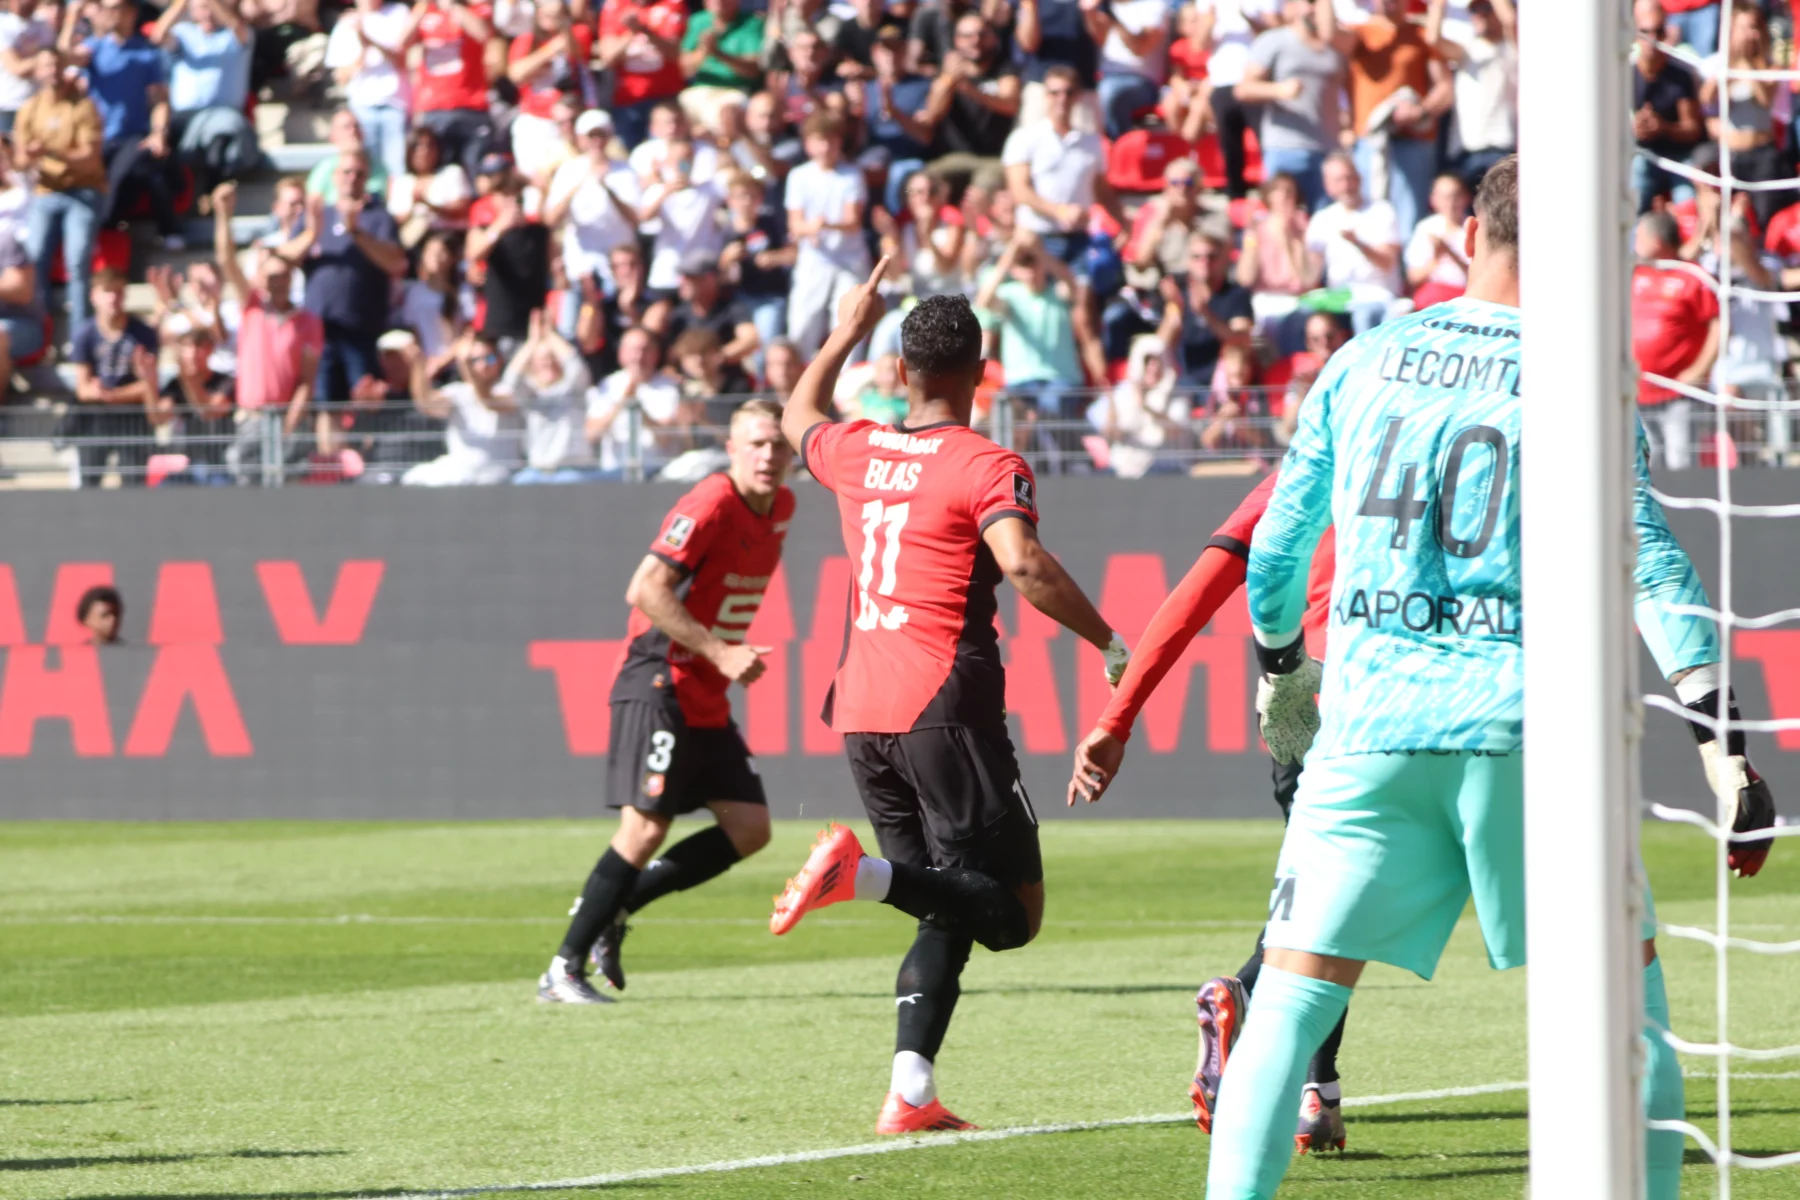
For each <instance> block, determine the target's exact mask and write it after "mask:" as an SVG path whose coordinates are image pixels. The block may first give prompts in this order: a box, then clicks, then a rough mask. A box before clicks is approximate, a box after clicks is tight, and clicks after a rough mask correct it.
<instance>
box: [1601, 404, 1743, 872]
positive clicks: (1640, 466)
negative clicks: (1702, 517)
mask: <svg viewBox="0 0 1800 1200" xmlns="http://www.w3.org/2000/svg"><path fill="white" fill-rule="evenodd" d="M1633 504H1634V509H1635V513H1634V515H1635V520H1636V524H1637V535H1638V555H1637V564H1636V571H1635V576H1636V582H1637V599H1636V604H1635V612H1636V616H1637V626H1638V632H1639V633H1640V635H1641V636H1642V637H1643V639H1644V644H1645V645H1646V646H1648V647H1649V649H1650V653H1651V656H1652V657H1654V658H1655V659H1656V665H1657V667H1658V668H1660V669H1661V671H1662V673H1663V675H1664V677H1666V678H1667V679H1668V681H1669V682H1670V683H1671V684H1672V685H1674V688H1675V694H1676V697H1677V698H1678V699H1679V700H1680V701H1681V703H1682V706H1683V707H1685V708H1686V709H1687V710H1688V711H1689V712H1690V713H1692V714H1694V715H1693V716H1691V717H1689V718H1688V725H1689V728H1691V729H1692V730H1693V731H1694V737H1695V738H1696V739H1697V740H1698V741H1699V743H1700V761H1701V763H1702V765H1704V766H1705V768H1706V781H1707V783H1708V784H1709V785H1710V786H1711V787H1712V789H1713V794H1714V796H1721V795H1722V796H1724V797H1725V798H1726V816H1727V817H1728V818H1729V821H1730V824H1731V831H1732V832H1733V833H1734V834H1747V833H1754V832H1755V831H1757V830H1759V829H1769V828H1771V827H1773V826H1774V824H1775V799H1774V797H1773V796H1772V795H1771V794H1770V792H1769V785H1768V784H1767V783H1766V782H1764V781H1763V778H1762V776H1760V775H1758V774H1757V773H1756V768H1755V767H1753V766H1751V765H1750V758H1749V755H1748V754H1747V753H1746V752H1745V745H1744V732H1743V730H1742V729H1740V728H1738V727H1737V726H1736V722H1738V721H1739V720H1740V719H1741V718H1740V716H1739V713H1738V707H1737V697H1736V696H1734V695H1721V689H1720V687H1719V684H1720V682H1721V679H1720V671H1719V659H1720V657H1721V655H1720V649H1719V638H1718V631H1717V628H1716V626H1715V625H1714V623H1713V621H1712V619H1711V618H1710V617H1707V616H1704V615H1702V614H1701V613H1700V612H1698V611H1693V610H1698V609H1705V608H1710V607H1711V602H1710V601H1709V600H1708V599H1707V596H1706V588H1705V587H1704V586H1703V585H1702V584H1701V582H1700V577H1699V575H1697V574H1696V573H1695V571H1694V564H1693V562H1692V561H1691V560H1690V559H1689V558H1688V556H1687V551H1685V550H1683V549H1682V548H1681V543H1679V542H1677V541H1676V540H1675V535H1674V533H1673V532H1671V531H1670V529H1669V523H1668V520H1667V519H1666V518H1665V517H1664V515H1663V509H1662V505H1661V504H1659V503H1658V502H1657V500H1656V497H1655V495H1653V494H1652V493H1651V491H1650V456H1649V453H1648V443H1647V441H1646V440H1645V438H1644V433H1643V427H1642V426H1641V425H1640V426H1639V428H1638V455H1637V487H1636V489H1635V495H1634V498H1633ZM1721 720H1723V721H1724V722H1725V725H1724V737H1723V738H1721V737H1720V736H1719V732H1720V729H1719V725H1718V722H1720V721H1721ZM1773 845H1774V839H1773V838H1757V839H1754V840H1748V841H1746V840H1738V839H1733V841H1732V844H1731V849H1730V850H1729V851H1728V852H1727V854H1726V861H1727V863H1728V864H1729V865H1730V867H1731V869H1732V870H1733V871H1735V872H1737V874H1738V876H1739V877H1740V878H1747V877H1749V876H1751V875H1754V874H1756V873H1757V872H1758V871H1760V870H1762V865H1763V860H1764V859H1766V858H1768V856H1769V850H1770V848H1771V847H1772V846H1773Z"/></svg>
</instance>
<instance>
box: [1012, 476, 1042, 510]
mask: <svg viewBox="0 0 1800 1200" xmlns="http://www.w3.org/2000/svg"><path fill="white" fill-rule="evenodd" d="M1013 502H1014V503H1016V504H1017V505H1018V506H1019V507H1020V508H1022V509H1024V510H1025V511H1026V512H1028V513H1034V514H1035V513H1036V512H1037V505H1036V504H1035V503H1033V501H1032V499H1031V477H1030V476H1029V475H1021V474H1019V473H1018V472H1017V471H1015V472H1013Z"/></svg>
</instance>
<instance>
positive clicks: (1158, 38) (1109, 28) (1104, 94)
mask: <svg viewBox="0 0 1800 1200" xmlns="http://www.w3.org/2000/svg"><path fill="white" fill-rule="evenodd" d="M1081 8H1082V16H1083V19H1084V20H1085V22H1086V24H1087V29H1088V33H1089V34H1090V35H1091V36H1092V37H1093V39H1094V41H1096V42H1098V43H1099V45H1100V83H1099V87H1098V90H1099V93H1100V114H1101V117H1102V119H1103V121H1104V124H1105V128H1106V136H1107V137H1109V138H1120V137H1124V136H1125V134H1126V133H1128V132H1130V130H1131V129H1132V127H1133V126H1134V125H1135V124H1136V123H1137V122H1136V117H1137V114H1138V113H1140V112H1142V111H1144V110H1145V109H1148V108H1154V107H1155V106H1156V102H1157V100H1158V98H1160V97H1161V95H1162V82H1163V80H1164V79H1165V78H1166V77H1167V76H1168V73H1169V8H1168V5H1167V4H1166V3H1165V0H1112V3H1109V4H1092V3H1089V4H1083V5H1082V6H1081Z"/></svg>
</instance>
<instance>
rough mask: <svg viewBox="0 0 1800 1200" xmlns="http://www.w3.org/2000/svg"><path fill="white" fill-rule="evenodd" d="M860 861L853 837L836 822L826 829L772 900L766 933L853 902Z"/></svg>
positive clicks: (860, 853)
mask: <svg viewBox="0 0 1800 1200" xmlns="http://www.w3.org/2000/svg"><path fill="white" fill-rule="evenodd" d="M862 859H863V848H862V843H861V842H859V841H857V840H856V834H854V833H853V832H851V831H850V830H849V829H848V828H846V827H844V826H842V825H839V824H838V823H837V822H835V821H834V822H832V823H831V824H830V825H828V826H826V827H825V829H824V830H823V831H821V832H820V834H819V840H818V841H816V842H814V843H813V848H812V853H811V854H809V855H808V856H807V858H806V865H805V866H804V867H801V868H800V873H799V874H798V875H796V876H794V877H793V878H792V879H790V880H788V881H787V886H786V887H785V888H783V889H782V890H781V895H779V896H777V897H775V911H774V912H773V913H772V914H770V916H769V932H770V933H775V934H782V933H786V932H787V931H788V930H790V929H792V928H793V927H794V926H796V925H798V924H799V923H800V918H801V917H804V916H805V915H806V914H807V913H809V912H812V911H813V910H814V909H816V908H824V907H825V906H826V905H828V904H838V903H840V902H842V901H845V900H854V899H855V898H856V868H857V866H858V864H860V863H861V862H862Z"/></svg>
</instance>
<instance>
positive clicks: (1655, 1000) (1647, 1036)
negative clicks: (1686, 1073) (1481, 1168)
mask: <svg viewBox="0 0 1800 1200" xmlns="http://www.w3.org/2000/svg"><path fill="white" fill-rule="evenodd" d="M1260 999H1261V996H1260V995H1259V996H1258V1000H1259V1001H1260ZM1644 1018H1645V1019H1644V1054H1645V1061H1644V1112H1645V1113H1646V1114H1647V1115H1648V1116H1649V1117H1650V1118H1652V1119H1654V1120H1658V1121H1680V1120H1682V1119H1684V1118H1685V1117H1686V1115H1687V1098H1686V1096H1685V1095H1684V1094H1683V1092H1682V1084H1681V1063H1680V1061H1679V1060H1678V1059H1677V1058H1676V1057H1675V1048H1674V1047H1673V1046H1671V1045H1669V1043H1667V1042H1665V1041H1663V1039H1662V1036H1661V1031H1662V1030H1664V1029H1667V1028H1668V1027H1669V993H1668V991H1667V990H1666V989H1665V988H1664V986H1663V969H1662V959H1661V958H1660V957H1658V958H1653V959H1651V960H1650V965H1649V966H1647V967H1645V968H1644ZM1246 1031H1247V1029H1246ZM1686 1148H1687V1139H1686V1138H1684V1137H1682V1136H1681V1135H1680V1134H1679V1133H1667V1132H1664V1131H1662V1130H1659V1129H1652V1130H1650V1131H1649V1132H1648V1133H1647V1134H1646V1136H1645V1138H1644V1159H1645V1166H1646V1168H1647V1169H1646V1172H1645V1173H1646V1175H1648V1177H1649V1184H1650V1186H1649V1191H1648V1200H1676V1197H1677V1196H1679V1195H1680V1194H1681V1159H1682V1155H1683V1153H1684V1151H1685V1150H1686Z"/></svg>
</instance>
